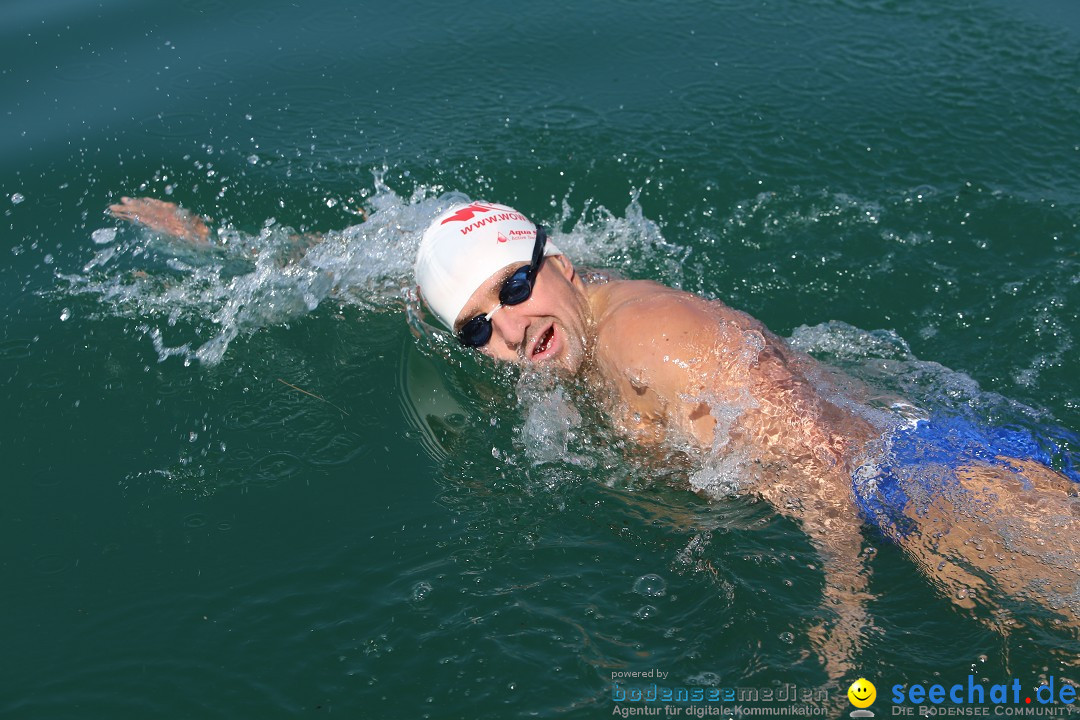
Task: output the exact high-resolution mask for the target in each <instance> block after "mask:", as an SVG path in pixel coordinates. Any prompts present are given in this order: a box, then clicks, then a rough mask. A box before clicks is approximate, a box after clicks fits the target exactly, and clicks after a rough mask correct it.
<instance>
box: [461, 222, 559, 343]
mask: <svg viewBox="0 0 1080 720" xmlns="http://www.w3.org/2000/svg"><path fill="white" fill-rule="evenodd" d="M545 245H547V233H546V232H544V228H543V226H541V225H537V226H536V244H535V245H533V252H532V262H531V263H529V264H528V265H522V266H521V267H519V268H518V269H517V270H515V271H514V272H513V274H512V275H511V276H510V277H508V278H506V280H505V281H504V282H503V284H502V287H501V288H499V304H498V305H496V306H495V307H493V308H492V309H491V312H489V313H486V314H484V315H477V316H476V317H474V318H473V319H472V320H469V321H468V322H466V323H465V324H464V325H462V326H461V329H460V330H458V331H457V339H458V342H460V343H461V344H462V345H464V346H465V347H472V348H479V347H483V346H484V345H487V343H488V341H489V340H491V316H492V315H494V314H495V313H496V312H498V311H499V310H500V309H501V308H502V307H503V306H504V305H520V304H521V303H523V302H525V301H526V300H528V299H529V297H530V296H532V291H533V284H534V283H535V282H536V274H537V273H538V272H540V264H541V263H542V262H543V261H544V246H545Z"/></svg>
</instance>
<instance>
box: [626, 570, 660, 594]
mask: <svg viewBox="0 0 1080 720" xmlns="http://www.w3.org/2000/svg"><path fill="white" fill-rule="evenodd" d="M634 592H636V593H637V594H638V595H644V596H645V597H663V596H664V595H667V581H666V580H664V578H662V577H660V576H659V575H656V574H655V573H649V574H648V575H642V576H641V577H639V578H638V579H637V580H635V581H634Z"/></svg>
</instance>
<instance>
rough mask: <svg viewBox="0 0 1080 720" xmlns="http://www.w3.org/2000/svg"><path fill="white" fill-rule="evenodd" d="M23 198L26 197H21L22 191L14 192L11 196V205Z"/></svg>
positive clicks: (16, 203)
mask: <svg viewBox="0 0 1080 720" xmlns="http://www.w3.org/2000/svg"><path fill="white" fill-rule="evenodd" d="M25 199H26V198H25V197H23V195H22V193H15V194H14V195H12V196H11V204H12V205H18V204H19V203H21V202H22V201H23V200H25Z"/></svg>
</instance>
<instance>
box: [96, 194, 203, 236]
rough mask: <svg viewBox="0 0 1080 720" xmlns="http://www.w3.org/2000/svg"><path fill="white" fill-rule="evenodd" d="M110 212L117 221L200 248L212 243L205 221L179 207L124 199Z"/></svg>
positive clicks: (111, 208) (150, 199)
mask: <svg viewBox="0 0 1080 720" xmlns="http://www.w3.org/2000/svg"><path fill="white" fill-rule="evenodd" d="M108 212H109V214H110V215H112V216H113V217H115V218H119V219H121V220H127V221H128V222H133V223H137V224H139V225H142V226H144V227H146V228H148V229H150V230H152V231H154V232H159V233H162V234H164V235H171V236H172V237H175V238H180V239H181V240H187V241H188V242H192V243H195V244H197V245H205V244H207V243H208V242H209V238H210V228H209V227H207V225H206V221H205V220H203V219H202V218H201V217H199V216H198V215H195V214H194V213H191V212H189V211H187V210H184V209H183V208H181V207H180V206H179V205H177V204H176V203H171V202H165V201H164V200H156V199H154V198H129V197H122V198H120V202H119V203H117V204H115V205H110V206H109V209H108Z"/></svg>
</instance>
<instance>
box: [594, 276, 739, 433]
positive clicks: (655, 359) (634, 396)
mask: <svg viewBox="0 0 1080 720" xmlns="http://www.w3.org/2000/svg"><path fill="white" fill-rule="evenodd" d="M592 300H593V302H592V306H593V309H594V318H595V322H596V335H595V338H596V346H595V356H594V357H595V360H596V365H597V368H598V370H599V371H600V374H601V376H602V377H603V378H604V379H605V380H606V381H607V382H608V383H609V384H610V385H612V386H613V388H612V389H613V390H614V391H615V392H616V394H617V397H618V399H619V400H621V401H622V402H621V405H622V410H623V415H624V418H623V422H622V423H621V424H623V425H624V426H626V428H627V429H629V430H631V431H632V432H634V434H635V435H637V436H638V438H639V439H642V440H654V441H659V440H661V439H663V438H664V437H665V435H666V431H667V430H668V429H670V426H671V425H676V426H678V427H679V428H680V430H681V431H683V433H684V434H687V433H688V434H689V435H691V436H692V437H693V439H696V441H697V442H698V443H700V444H703V445H709V444H711V443H712V432H713V426H714V421H713V419H712V417H711V415H710V413H709V409H708V407H707V406H704V405H702V404H701V403H696V402H691V401H688V400H687V398H692V397H695V396H700V395H701V394H703V393H704V392H705V391H707V390H708V391H717V390H721V389H722V388H718V383H719V384H721V385H722V384H723V378H722V377H718V375H717V372H716V371H717V367H718V363H717V362H716V358H718V357H721V356H723V355H724V354H725V352H729V351H734V350H736V348H735V347H734V346H733V344H734V343H736V342H738V341H739V338H741V336H742V333H741V332H732V330H733V329H737V330H740V331H741V330H742V329H744V328H745V326H746V325H747V324H756V321H754V320H752V318H750V317H749V316H747V315H745V314H744V313H740V312H738V311H736V310H733V309H731V308H729V307H727V306H726V305H724V304H723V303H720V302H717V301H710V300H705V299H703V298H701V297H698V296H696V295H691V294H690V293H686V292H683V291H681V290H675V289H673V288H669V287H666V286H663V285H660V284H657V283H654V282H650V281H647V280H624V281H617V282H611V283H608V284H606V285H603V286H601V287H599V288H596V289H595V290H594V291H593V296H592Z"/></svg>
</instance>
